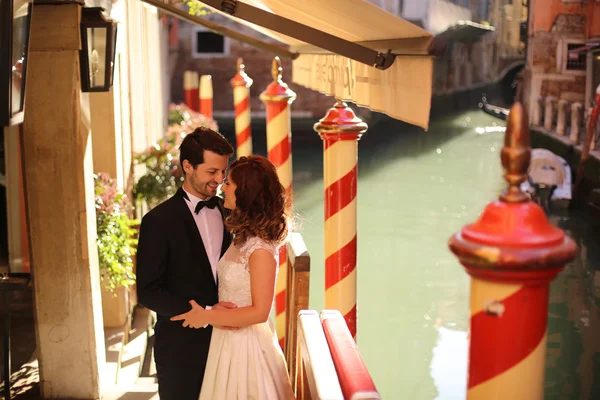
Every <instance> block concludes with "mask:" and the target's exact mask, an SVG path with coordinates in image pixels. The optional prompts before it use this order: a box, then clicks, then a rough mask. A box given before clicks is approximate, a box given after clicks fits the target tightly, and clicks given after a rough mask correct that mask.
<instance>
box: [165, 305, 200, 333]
mask: <svg viewBox="0 0 600 400" xmlns="http://www.w3.org/2000/svg"><path fill="white" fill-rule="evenodd" d="M190 305H191V306H192V309H191V310H190V311H188V312H186V313H183V314H179V315H176V316H174V317H171V321H183V327H184V328H187V327H190V328H196V329H197V328H202V327H203V326H204V325H206V321H205V319H204V318H202V314H203V313H204V312H206V311H205V310H204V308H202V307H201V306H199V305H198V303H196V302H195V301H194V300H190Z"/></svg>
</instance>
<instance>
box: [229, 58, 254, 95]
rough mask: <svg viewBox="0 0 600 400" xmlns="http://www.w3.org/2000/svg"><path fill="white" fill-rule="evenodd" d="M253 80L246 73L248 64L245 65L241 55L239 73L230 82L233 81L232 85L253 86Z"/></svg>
mask: <svg viewBox="0 0 600 400" xmlns="http://www.w3.org/2000/svg"><path fill="white" fill-rule="evenodd" d="M252 82H253V80H252V79H251V78H250V77H249V76H248V75H247V74H246V66H245V65H244V60H243V59H242V58H241V57H240V58H238V59H237V73H236V74H235V76H234V77H233V78H231V80H230V81H229V83H231V87H238V86H245V87H248V88H249V87H250V86H252Z"/></svg>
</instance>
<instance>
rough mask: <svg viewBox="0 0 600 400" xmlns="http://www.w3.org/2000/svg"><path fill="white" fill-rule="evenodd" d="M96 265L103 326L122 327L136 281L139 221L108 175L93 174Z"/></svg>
mask: <svg viewBox="0 0 600 400" xmlns="http://www.w3.org/2000/svg"><path fill="white" fill-rule="evenodd" d="M94 184H95V185H94V189H95V205H96V230H97V233H98V236H97V239H96V244H97V246H98V264H99V266H100V278H101V286H102V309H103V316H104V326H105V327H111V328H112V327H121V326H123V325H124V324H125V323H126V322H127V319H128V317H129V314H130V312H131V309H132V306H133V305H134V304H132V302H131V296H130V289H131V287H132V286H133V285H134V284H135V273H134V262H133V257H134V255H135V251H136V246H137V230H136V229H135V227H136V226H137V224H138V222H137V220H135V219H132V218H130V216H129V213H130V212H131V210H132V206H131V204H129V203H128V199H127V197H126V196H125V194H123V192H122V191H120V190H118V189H117V187H116V182H115V181H114V180H113V179H111V178H110V177H109V176H108V175H107V174H104V173H100V174H97V175H94Z"/></svg>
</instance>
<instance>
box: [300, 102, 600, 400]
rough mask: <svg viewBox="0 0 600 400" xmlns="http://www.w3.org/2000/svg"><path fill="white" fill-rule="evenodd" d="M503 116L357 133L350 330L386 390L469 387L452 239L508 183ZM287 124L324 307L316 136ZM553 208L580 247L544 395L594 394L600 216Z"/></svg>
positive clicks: (448, 394)
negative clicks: (353, 321) (354, 292)
mask: <svg viewBox="0 0 600 400" xmlns="http://www.w3.org/2000/svg"><path fill="white" fill-rule="evenodd" d="M504 126H505V125H504V122H502V121H500V120H497V119H494V118H493V117H490V116H488V115H486V114H484V113H482V112H481V111H470V112H464V113H462V114H458V115H453V116H450V117H440V118H432V124H431V127H430V129H429V131H427V132H424V131H422V130H420V129H418V128H414V127H411V126H408V125H405V124H401V123H398V122H391V121H387V122H380V123H376V124H373V126H371V127H370V129H369V131H367V133H365V135H364V136H363V138H362V139H361V140H360V142H359V183H358V221H357V222H358V266H357V268H358V328H357V330H358V334H357V341H358V345H359V348H360V351H361V353H362V355H363V357H364V359H365V362H366V364H367V366H368V368H369V370H370V372H371V374H372V376H373V378H374V380H375V383H376V385H377V388H378V389H379V391H380V393H381V394H382V397H383V398H384V399H401V398H404V399H462V398H464V397H465V393H466V379H467V378H466V375H467V372H466V371H467V351H468V342H467V337H468V310H469V305H468V301H469V277H468V275H467V274H466V273H465V271H464V270H463V268H462V267H461V266H460V265H459V264H458V262H457V260H456V258H455V257H454V256H453V255H452V254H451V253H450V251H449V250H448V247H447V241H448V239H449V237H450V236H451V235H452V234H454V233H455V232H457V231H459V230H460V229H461V228H462V227H463V226H464V225H465V224H467V223H471V222H474V221H475V220H476V219H477V218H478V216H479V214H480V212H481V211H482V210H483V209H484V207H485V206H486V205H487V204H488V203H489V202H490V201H492V200H493V199H495V198H497V196H498V194H499V192H500V191H501V190H503V188H504V187H505V183H504V181H503V179H502V167H501V164H500V150H501V148H502V143H503V138H504ZM292 129H294V126H292ZM293 135H294V136H293V137H294V139H293V155H294V160H293V162H294V189H295V190H294V193H295V195H294V196H295V197H294V207H295V211H296V212H297V213H298V214H299V215H300V217H301V219H302V230H301V232H302V235H303V237H304V240H305V242H306V244H307V247H308V249H309V252H310V255H311V282H310V284H311V288H310V307H311V308H312V309H316V310H321V309H323V308H324V271H323V270H324V256H323V252H324V245H323V213H324V211H323V180H322V175H323V167H322V165H323V164H322V163H323V156H322V144H321V141H320V139H319V137H318V135H317V134H316V133H314V132H311V131H309V130H307V129H304V130H299V131H294V133H293ZM549 218H550V220H551V222H552V223H553V224H555V225H558V226H560V227H561V228H562V229H565V230H566V231H567V233H568V234H569V235H570V236H572V237H573V238H574V239H575V240H576V241H577V244H578V245H579V254H578V257H577V259H576V260H575V261H574V262H572V263H571V264H569V265H568V266H567V267H566V268H565V270H564V271H563V272H562V273H561V274H560V276H559V277H558V278H557V279H556V280H555V281H554V282H553V284H552V287H551V297H550V310H549V326H548V356H547V363H546V383H545V385H546V388H545V392H546V396H545V397H546V398H547V399H600V313H599V311H598V307H599V306H600V272H599V270H600V228H599V226H598V225H599V224H594V223H593V221H591V219H590V218H589V217H588V216H587V215H586V214H585V213H584V212H576V211H570V212H568V213H567V212H564V211H563V212H562V213H561V215H560V216H558V215H550V216H549Z"/></svg>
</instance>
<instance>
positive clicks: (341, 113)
mask: <svg viewBox="0 0 600 400" xmlns="http://www.w3.org/2000/svg"><path fill="white" fill-rule="evenodd" d="M367 128H368V127H367V124H365V123H364V122H363V121H362V120H361V119H360V118H358V117H357V116H356V114H354V111H352V109H351V108H350V107H348V105H347V104H346V103H344V102H343V101H340V100H338V101H337V103H336V104H335V105H334V106H333V107H332V108H330V109H329V111H327V114H326V115H325V116H324V117H323V118H322V119H321V120H319V122H317V123H316V124H315V125H314V126H313V129H314V130H315V131H317V132H318V133H319V135H320V136H321V138H322V139H325V138H327V137H330V136H331V135H335V136H336V137H339V138H340V139H346V140H352V139H354V140H358V139H360V137H361V136H362V134H363V133H364V132H365V131H366V130H367Z"/></svg>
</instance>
